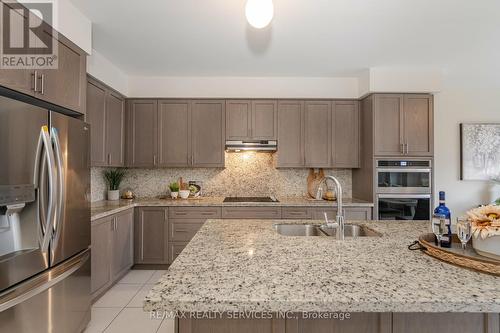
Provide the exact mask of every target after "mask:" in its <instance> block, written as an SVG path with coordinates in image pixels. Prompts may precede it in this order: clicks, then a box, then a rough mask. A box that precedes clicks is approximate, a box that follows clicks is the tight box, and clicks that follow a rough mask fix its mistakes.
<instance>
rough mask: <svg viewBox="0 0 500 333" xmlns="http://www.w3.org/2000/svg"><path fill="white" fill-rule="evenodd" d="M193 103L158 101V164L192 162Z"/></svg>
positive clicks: (185, 163) (184, 163) (174, 164)
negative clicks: (191, 125)
mask: <svg viewBox="0 0 500 333" xmlns="http://www.w3.org/2000/svg"><path fill="white" fill-rule="evenodd" d="M190 112H191V103H190V102H189V101H180V100H160V101H158V165H159V166H172V167H180V166H188V165H189V164H190V163H191V159H190V156H191V148H190V147H191V127H190V117H191V113H190Z"/></svg>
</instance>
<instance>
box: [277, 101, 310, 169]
mask: <svg viewBox="0 0 500 333" xmlns="http://www.w3.org/2000/svg"><path fill="white" fill-rule="evenodd" d="M303 123H304V102H301V101H279V102H278V152H277V158H278V159H277V167H283V168H290V167H303V166H304V128H303Z"/></svg>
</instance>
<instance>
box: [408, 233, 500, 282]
mask: <svg viewBox="0 0 500 333" xmlns="http://www.w3.org/2000/svg"><path fill="white" fill-rule="evenodd" d="M434 240H435V236H434V234H424V235H422V236H420V237H419V239H418V242H419V243H420V245H421V246H422V247H423V249H422V251H423V252H425V253H426V254H428V255H430V256H432V257H434V258H437V259H440V260H442V261H446V262H448V263H451V264H454V265H457V266H461V267H465V268H469V269H472V270H475V271H478V272H481V273H488V274H492V275H495V276H500V261H497V260H494V259H491V258H487V257H484V256H481V255H479V254H477V253H476V252H475V251H474V250H473V249H472V248H470V247H468V248H467V249H466V251H465V252H464V251H463V250H462V249H461V247H460V241H459V240H458V238H457V237H456V235H453V238H452V241H453V242H452V247H451V248H442V247H438V246H436V244H435V243H434Z"/></svg>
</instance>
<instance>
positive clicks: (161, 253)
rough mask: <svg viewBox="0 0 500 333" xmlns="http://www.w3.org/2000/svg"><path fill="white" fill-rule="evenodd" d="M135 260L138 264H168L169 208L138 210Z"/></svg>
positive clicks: (141, 208) (136, 214)
mask: <svg viewBox="0 0 500 333" xmlns="http://www.w3.org/2000/svg"><path fill="white" fill-rule="evenodd" d="M134 259H135V263H136V264H168V208H164V207H139V208H136V211H135V220H134Z"/></svg>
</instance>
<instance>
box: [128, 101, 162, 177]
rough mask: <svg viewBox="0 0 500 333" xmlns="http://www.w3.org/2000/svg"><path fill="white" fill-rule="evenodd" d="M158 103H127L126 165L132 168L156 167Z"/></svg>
mask: <svg viewBox="0 0 500 333" xmlns="http://www.w3.org/2000/svg"><path fill="white" fill-rule="evenodd" d="M157 109H158V103H157V101H156V100H129V101H128V109H127V110H128V115H127V117H128V122H129V130H128V134H129V135H128V164H129V166H132V167H152V166H155V165H156V156H157V143H158V134H157V129H158V113H157Z"/></svg>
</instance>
